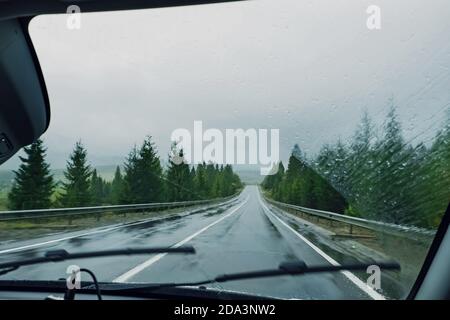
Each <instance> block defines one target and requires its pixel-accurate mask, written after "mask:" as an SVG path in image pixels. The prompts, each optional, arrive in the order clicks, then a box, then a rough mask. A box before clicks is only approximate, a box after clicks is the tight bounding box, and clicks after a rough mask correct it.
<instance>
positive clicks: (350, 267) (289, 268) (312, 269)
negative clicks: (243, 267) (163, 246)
mask: <svg viewBox="0 0 450 320" xmlns="http://www.w3.org/2000/svg"><path fill="white" fill-rule="evenodd" d="M373 265H376V266H378V267H379V268H380V269H383V270H400V264H398V263H397V262H395V261H392V262H390V261H387V262H370V263H349V264H341V265H318V266H308V265H306V263H305V262H303V261H294V262H284V263H281V264H280V265H279V267H278V269H266V270H257V271H248V272H239V273H231V274H223V275H219V276H217V277H215V278H212V279H206V280H202V281H196V282H184V283H155V284H150V285H148V284H147V285H130V286H129V287H125V288H123V287H122V288H120V289H114V288H112V289H110V290H111V291H115V290H119V291H129V290H141V289H144V290H153V289H161V288H168V287H193V286H200V285H205V284H211V283H216V282H228V281H235V280H246V279H255V278H268V277H278V276H286V275H292V276H295V275H302V274H307V273H318V272H336V271H366V270H367V268H368V267H369V266H373Z"/></svg>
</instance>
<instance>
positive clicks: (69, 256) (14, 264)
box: [0, 246, 195, 275]
mask: <svg viewBox="0 0 450 320" xmlns="http://www.w3.org/2000/svg"><path fill="white" fill-rule="evenodd" d="M154 253H182V254H194V253H195V249H194V247H192V246H180V247H153V248H125V249H114V250H100V251H87V252H74V253H70V252H67V251H66V250H51V251H47V252H45V255H44V256H43V257H38V258H31V259H23V260H18V261H11V262H5V263H0V275H4V274H6V273H8V272H11V271H14V270H17V269H18V268H20V267H22V266H29V265H33V264H40V263H46V262H60V261H66V260H74V259H84V258H97V257H111V256H123V255H138V254H154Z"/></svg>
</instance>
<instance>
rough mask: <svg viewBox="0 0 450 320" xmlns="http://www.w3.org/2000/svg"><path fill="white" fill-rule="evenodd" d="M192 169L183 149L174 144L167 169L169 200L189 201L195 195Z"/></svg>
mask: <svg viewBox="0 0 450 320" xmlns="http://www.w3.org/2000/svg"><path fill="white" fill-rule="evenodd" d="M191 178H192V176H191V171H190V169H189V165H188V164H187V163H186V162H185V159H184V154H183V149H181V150H178V148H177V145H176V144H172V147H171V153H170V155H169V166H168V169H167V196H168V201H187V200H190V199H192V198H193V197H194V194H195V192H194V191H193V190H192V184H193V183H192V180H191Z"/></svg>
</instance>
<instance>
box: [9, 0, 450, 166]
mask: <svg viewBox="0 0 450 320" xmlns="http://www.w3.org/2000/svg"><path fill="white" fill-rule="evenodd" d="M371 4H376V5H378V6H379V7H380V8H381V30H369V29H368V28H367V27H366V19H367V17H368V14H367V13H366V9H367V7H368V6H369V5H371ZM81 10H83V7H82V6H81ZM449 12H450V2H449V1H448V0H433V1H425V0H422V1H418V0H413V1H412V0H408V1H406V0H401V1H399V0H396V1H392V0H383V1H379V0H377V1H376V2H373V1H361V0H339V1H337V0H332V1H331V0H328V1H323V0H314V1H312V0H309V1H299V0H254V1H251V2H247V3H229V4H214V5H204V6H193V7H181V8H166V9H152V10H140V11H127V12H115V13H90V14H83V15H82V16H81V29H80V30H69V29H67V27H66V19H67V16H65V15H50V16H40V17H37V18H35V19H34V20H33V21H32V23H31V27H30V32H31V36H32V39H33V42H34V44H35V46H36V50H37V53H38V57H39V60H40V62H41V65H42V69H43V72H44V76H45V80H46V83H47V88H48V91H49V96H50V104H51V108H52V118H51V124H50V128H49V129H48V131H47V132H46V133H45V134H44V140H45V143H46V145H47V147H48V159H49V161H50V162H51V164H52V166H53V167H54V168H61V167H63V166H64V165H65V161H66V159H67V157H68V154H69V153H70V151H71V149H72V148H73V145H74V143H75V141H77V140H78V139H81V140H82V142H83V143H84V144H85V145H86V147H87V148H88V152H89V159H90V162H91V163H92V164H93V165H104V164H120V163H122V162H123V159H124V157H125V156H126V154H127V153H128V151H129V150H130V148H131V147H132V146H133V145H134V144H135V143H137V144H139V143H141V141H142V139H143V138H144V136H146V135H152V136H153V137H154V140H155V142H156V144H157V146H158V148H159V151H160V154H161V155H162V156H163V157H165V156H166V154H167V153H168V149H169V145H170V141H169V139H170V135H171V132H172V131H173V130H174V129H176V128H187V129H192V128H193V121H194V120H202V121H203V124H204V126H205V127H207V128H219V129H225V128H244V129H247V128H256V129H258V128H278V129H280V140H281V141H280V143H281V158H282V159H286V158H287V156H288V154H289V151H290V149H291V148H292V146H293V144H294V143H299V144H300V147H301V148H302V149H304V150H305V151H306V152H307V153H309V154H314V153H315V152H317V150H318V149H319V148H320V146H321V145H322V144H323V143H326V142H333V141H336V139H337V138H339V137H341V138H342V139H344V140H345V139H346V138H348V137H349V136H350V135H351V134H352V132H353V131H354V129H355V126H356V124H357V123H358V121H359V118H360V116H361V112H362V110H364V109H367V110H368V111H369V113H370V114H371V115H372V117H373V118H374V119H375V120H376V121H377V122H378V123H381V121H382V119H383V118H384V116H385V114H386V109H387V107H388V100H389V98H390V97H393V98H394V101H395V103H396V105H398V108H399V110H398V111H399V114H400V119H401V120H402V122H403V126H404V130H405V136H406V137H408V138H409V137H414V136H415V135H417V134H419V133H421V132H423V131H426V132H432V131H433V130H435V129H436V128H438V127H439V120H440V118H441V117H442V116H443V114H444V110H445V106H446V105H448V103H449V102H450V90H449V88H450V72H449V71H450V70H449V67H450V43H449V41H448V39H449V35H450V20H449V16H448V14H449ZM420 137H421V138H424V139H425V138H426V137H427V135H426V134H424V135H422V134H421V135H420ZM17 165H18V160H17V157H14V158H12V159H10V160H9V161H8V162H7V163H5V164H4V165H3V166H2V168H8V169H9V168H16V167H17Z"/></svg>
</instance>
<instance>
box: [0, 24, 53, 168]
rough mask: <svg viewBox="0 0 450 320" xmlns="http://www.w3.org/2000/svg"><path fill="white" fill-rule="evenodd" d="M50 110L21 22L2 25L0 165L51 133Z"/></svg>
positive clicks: (37, 67)
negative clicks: (45, 134) (42, 136)
mask: <svg viewBox="0 0 450 320" xmlns="http://www.w3.org/2000/svg"><path fill="white" fill-rule="evenodd" d="M49 121H50V109H49V102H48V96H47V90H46V88H45V84H44V80H43V77H42V73H41V70H40V66H39V63H38V60H37V58H36V55H35V53H34V49H33V46H32V45H31V42H29V38H28V35H27V34H26V33H24V31H23V26H22V24H21V23H20V21H19V20H18V19H9V20H3V21H0V164H2V163H3V162H5V161H6V160H8V159H9V158H10V157H11V156H12V155H14V154H15V153H16V152H17V151H19V150H20V149H21V148H22V147H24V146H26V145H28V144H30V143H32V142H34V141H35V140H36V139H38V138H39V137H40V136H41V135H42V134H43V133H44V132H45V130H47V127H48V125H49Z"/></svg>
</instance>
